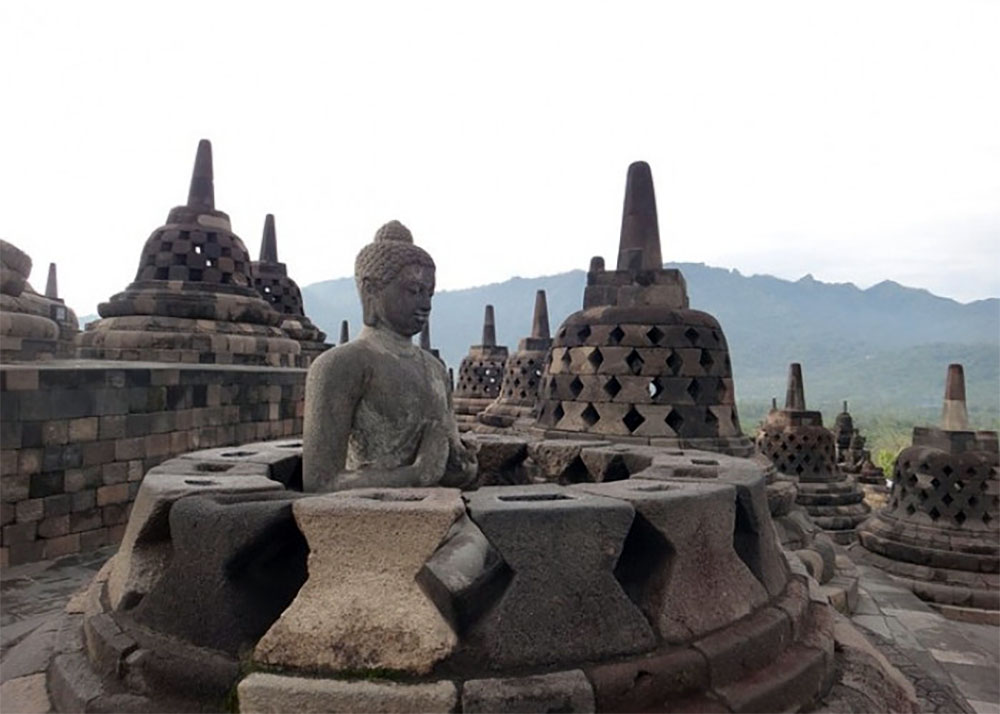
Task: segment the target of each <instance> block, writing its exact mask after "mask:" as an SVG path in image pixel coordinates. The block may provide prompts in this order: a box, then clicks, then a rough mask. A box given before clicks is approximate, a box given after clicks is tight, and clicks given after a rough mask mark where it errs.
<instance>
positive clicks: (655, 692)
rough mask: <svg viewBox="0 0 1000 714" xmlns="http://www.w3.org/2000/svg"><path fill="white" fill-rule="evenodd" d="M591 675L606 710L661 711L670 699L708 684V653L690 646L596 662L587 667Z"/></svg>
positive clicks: (603, 708)
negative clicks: (704, 653)
mask: <svg viewBox="0 0 1000 714" xmlns="http://www.w3.org/2000/svg"><path fill="white" fill-rule="evenodd" d="M587 675H588V677H589V678H590V681H591V682H593V685H594V696H595V698H596V702H597V710H598V711H602V712H645V711H661V710H664V709H665V708H666V704H667V703H668V702H674V701H677V700H678V699H681V698H682V697H685V696H688V695H690V694H692V693H695V692H702V691H704V690H705V689H706V688H707V686H708V665H707V663H706V661H705V657H704V656H703V655H702V654H701V653H700V652H697V651H695V650H693V649H690V648H684V649H681V648H677V649H670V650H667V651H666V652H659V653H656V654H653V655H649V656H648V657H639V658H631V659H627V660H624V661H619V662H607V663H604V664H596V665H593V666H591V667H588V668H587Z"/></svg>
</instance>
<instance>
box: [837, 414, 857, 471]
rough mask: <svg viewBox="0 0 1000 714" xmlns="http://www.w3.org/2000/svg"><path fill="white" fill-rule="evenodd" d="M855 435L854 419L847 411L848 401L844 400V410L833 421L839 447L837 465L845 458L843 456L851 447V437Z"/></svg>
mask: <svg viewBox="0 0 1000 714" xmlns="http://www.w3.org/2000/svg"><path fill="white" fill-rule="evenodd" d="M853 435H854V417H852V416H851V413H850V412H849V411H847V400H846V399H845V400H844V408H843V410H842V411H841V412H840V414H838V415H837V416H836V418H835V419H834V420H833V437H834V440H835V442H836V446H837V463H840V462H841V461H842V460H843V458H842V454H843V453H844V452H845V451H847V450H848V449H849V448H850V446H851V436H853Z"/></svg>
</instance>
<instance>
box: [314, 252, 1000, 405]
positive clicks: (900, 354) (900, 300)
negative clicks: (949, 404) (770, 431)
mask: <svg viewBox="0 0 1000 714" xmlns="http://www.w3.org/2000/svg"><path fill="white" fill-rule="evenodd" d="M666 267H672V268H679V269H680V270H681V271H682V272H683V274H684V277H685V278H686V280H687V285H688V293H689V296H690V303H691V307H692V308H694V309H697V310H702V311H705V312H708V313H711V314H712V315H714V316H715V317H716V318H717V319H718V320H719V322H720V323H721V324H722V328H723V331H724V332H725V334H726V337H727V339H728V342H729V348H730V352H731V357H732V362H733V370H734V377H735V380H736V397H737V400H738V401H739V402H740V403H741V404H747V405H755V406H756V408H755V409H754V411H756V410H757V408H760V406H761V405H763V404H765V403H767V402H769V401H770V399H771V397H772V396H777V397H778V398H779V402H780V401H781V400H782V399H783V395H784V392H785V377H786V374H787V371H788V364H789V363H790V362H793V361H794V362H801V363H802V369H803V372H804V377H805V386H806V400H807V403H808V406H809V407H810V408H816V409H822V410H823V411H824V412H825V414H826V415H827V419H828V420H832V416H833V414H835V413H836V412H837V411H840V408H839V407H840V401H841V400H843V399H846V400H848V401H849V402H850V403H851V405H852V407H851V409H852V411H854V410H855V409H856V408H857V409H861V410H866V411H889V410H893V409H906V410H914V409H916V410H919V411H921V412H923V413H926V414H928V415H930V414H933V413H934V412H935V410H937V409H939V408H940V404H941V398H942V395H943V391H944V376H945V368H946V367H947V365H948V364H949V363H950V362H961V363H963V364H964V365H965V375H966V387H967V393H968V398H969V406H970V411H972V412H973V414H975V415H980V414H981V415H983V416H984V417H985V419H987V420H989V421H993V420H995V419H996V418H997V415H998V413H1000V405H998V402H1000V299H997V298H990V299H988V300H978V301H976V302H972V303H967V304H962V303H958V302H956V301H954V300H951V299H948V298H943V297H939V296H936V295H933V294H931V293H930V292H928V291H927V290H923V289H917V288H910V287H905V286H903V285H900V284H898V283H894V282H891V281H884V282H881V283H879V284H877V285H873V286H872V287H870V288H867V289H865V290H862V289H860V288H858V287H857V286H855V285H853V284H851V283H824V282H821V281H818V280H815V279H814V278H813V277H812V276H811V275H807V276H805V277H803V278H801V279H800V280H797V281H789V280H783V279H780V278H775V277H772V276H769V275H753V276H745V275H742V274H740V273H739V272H738V271H736V270H727V269H724V268H715V267H711V266H707V265H704V264H701V263H668V264H667V266H666ZM585 281H586V273H585V272H584V271H582V270H574V271H570V272H566V273H559V274H557V275H548V276H544V277H539V278H517V277H515V278H511V279H509V280H505V281H503V282H500V283H493V284H490V285H483V286H480V287H474V288H466V289H462V290H448V291H441V292H439V293H437V294H436V295H435V296H434V309H433V313H432V315H431V333H432V334H431V337H432V342H433V345H434V347H436V348H437V349H439V350H440V351H441V356H442V358H443V359H444V360H445V361H446V362H447V363H448V365H449V366H452V367H454V368H456V369H457V367H458V365H459V363H460V362H461V359H462V357H463V356H464V355H465V353H466V352H467V350H468V348H469V345H472V344H479V343H480V342H481V336H482V322H483V308H484V306H485V305H487V304H492V305H494V307H495V310H496V322H497V340H498V343H499V344H506V345H507V346H508V348H510V349H511V350H514V349H516V348H517V342H518V340H519V339H521V338H522V337H524V336H526V335H527V334H528V332H529V331H530V327H531V312H532V306H533V304H534V298H535V291H536V290H538V289H544V290H545V291H546V294H547V297H548V305H549V319H550V323H551V325H552V329H553V332H554V331H555V330H556V329H557V328H558V325H559V324H560V323H561V322H562V321H563V319H564V318H565V317H566V316H567V315H569V314H570V313H572V312H575V311H576V310H579V309H580V308H581V305H582V300H583V288H584V284H585ZM302 293H303V299H304V301H305V305H306V314H308V315H309V316H310V317H311V318H312V320H313V321H314V322H315V323H316V324H317V325H319V326H320V327H321V328H322V329H324V330H325V331H326V332H327V335H328V339H329V341H336V339H337V336H338V335H339V333H340V321H341V320H344V319H346V320H348V321H349V324H350V328H351V332H352V334H356V332H357V330H358V329H359V328H360V325H361V307H360V304H359V302H358V298H357V291H356V288H355V285H354V280H353V278H339V279H335V280H326V281H322V282H319V283H314V284H312V285H308V286H305V287H304V288H303V289H302Z"/></svg>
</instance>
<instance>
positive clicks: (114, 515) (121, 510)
mask: <svg viewBox="0 0 1000 714" xmlns="http://www.w3.org/2000/svg"><path fill="white" fill-rule="evenodd" d="M130 508H131V505H130V504H128V503H114V504H110V505H107V506H105V507H104V508H102V509H101V521H102V522H103V523H104V525H106V526H117V525H118V524H119V523H127V522H128V513H129V509H130Z"/></svg>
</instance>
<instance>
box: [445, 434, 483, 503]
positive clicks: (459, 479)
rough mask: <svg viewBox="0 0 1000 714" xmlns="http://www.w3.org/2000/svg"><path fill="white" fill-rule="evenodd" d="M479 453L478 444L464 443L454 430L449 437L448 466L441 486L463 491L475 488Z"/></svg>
mask: <svg viewBox="0 0 1000 714" xmlns="http://www.w3.org/2000/svg"><path fill="white" fill-rule="evenodd" d="M478 451H479V445H478V444H476V443H475V442H473V443H471V444H467V443H465V442H463V441H462V440H461V438H459V436H458V431H457V430H452V432H451V433H450V434H449V436H448V465H447V467H446V469H445V474H444V479H442V481H441V485H442V486H450V487H452V488H462V489H467V488H470V487H473V486H474V485H475V483H476V475H477V472H478V470H479V460H478V459H477V458H476V454H477V452H478Z"/></svg>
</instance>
